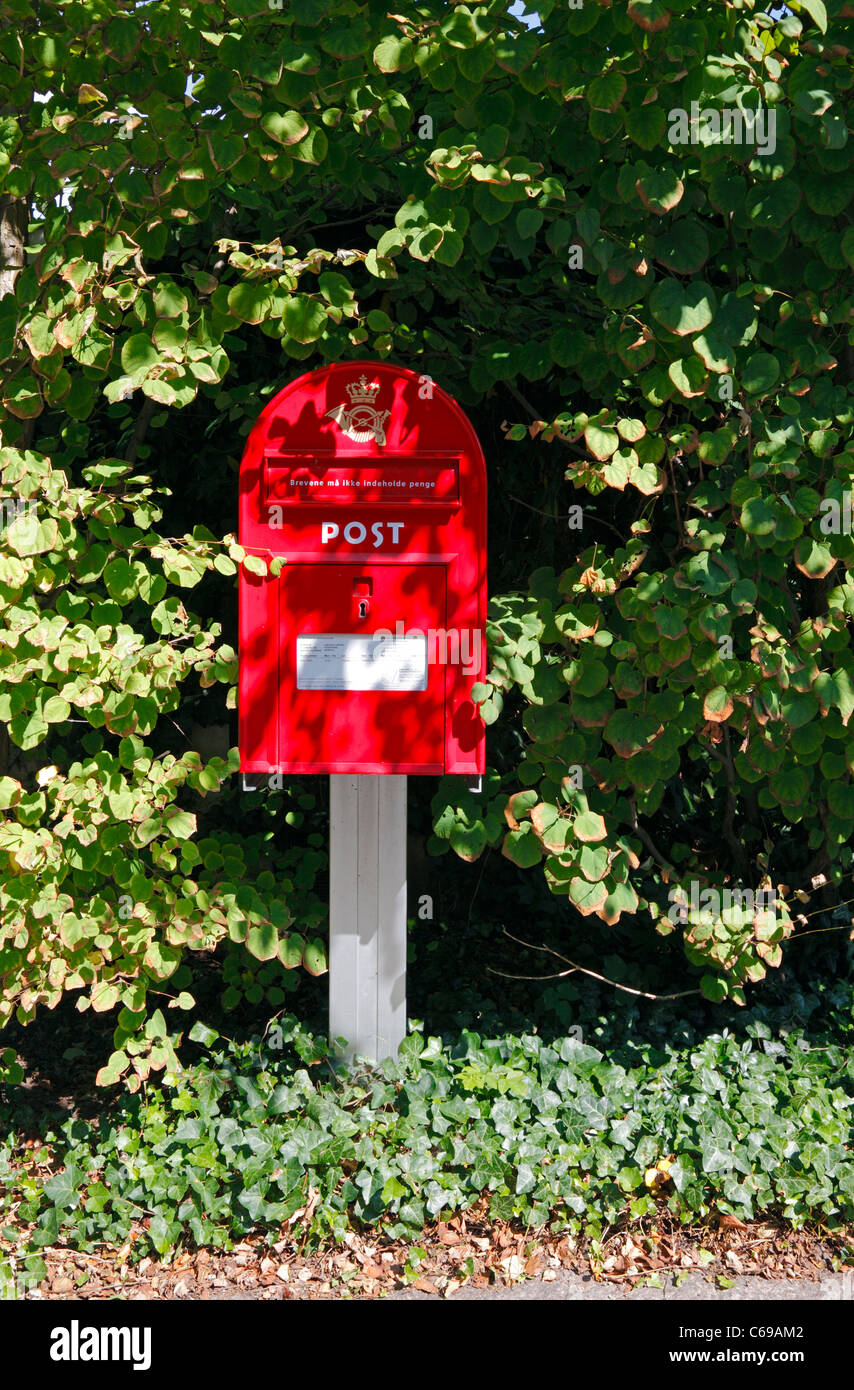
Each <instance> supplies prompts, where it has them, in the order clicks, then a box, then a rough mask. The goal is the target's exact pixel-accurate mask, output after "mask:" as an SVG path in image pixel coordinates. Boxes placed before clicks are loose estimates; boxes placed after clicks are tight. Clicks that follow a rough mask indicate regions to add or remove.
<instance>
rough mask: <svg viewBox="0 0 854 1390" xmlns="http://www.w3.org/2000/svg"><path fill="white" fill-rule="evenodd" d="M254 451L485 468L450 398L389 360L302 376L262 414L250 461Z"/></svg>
mask: <svg viewBox="0 0 854 1390" xmlns="http://www.w3.org/2000/svg"><path fill="white" fill-rule="evenodd" d="M251 446H255V447H256V448H257V447H259V446H260V447H261V448H262V449H265V450H269V449H270V448H275V447H278V448H280V449H283V450H285V451H288V452H289V451H291V450H300V451H302V450H306V451H312V450H314V451H317V452H319V453H322V454H324V455H329V454H334V455H338V456H341V455H346V454H358V455H359V456H360V457H376V458H377V459H381V458H383V456H384V455H385V454H386V453H391V454H395V455H397V456H398V457H399V456H400V455H401V454H423V453H433V452H435V451H437V450H438V451H442V452H446V451H451V450H453V451H455V452H457V453H464V454H468V455H470V465H471V466H472V467H475V468H477V467H478V466H480V467H481V468H482V467H483V456H482V453H481V450H480V445H479V444H478V440H477V436H476V435H475V432H474V430H473V428H472V426H471V424H470V422H469V420H468V418H467V416H466V415H465V413H464V412H463V411H462V410H461V409H460V407H459V406H458V405H457V402H456V401H455V400H454V399H453V397H451V396H449V395H448V393H447V392H446V391H444V390H443V389H442V388H441V386H439V385H438V383H437V382H435V381H434V380H433V378H432V377H430V376H427V375H425V374H423V373H418V372H415V371H412V370H411V369H410V368H408V367H400V366H398V365H396V364H395V363H391V362H363V361H357V362H336V363H334V364H333V365H331V366H328V367H319V368H317V369H316V370H315V371H311V372H305V373H304V374H303V375H302V376H300V377H297V378H296V380H294V381H292V382H290V383H289V384H288V385H287V386H285V387H284V388H283V389H282V390H281V391H279V392H278V393H277V394H276V395H275V396H274V397H273V399H272V400H271V401H270V402H269V404H268V405H267V406H266V407H265V409H264V410H263V411H262V413H261V415H260V416H259V418H258V421H257V424H256V426H255V428H254V429H253V431H252V434H251V435H250V437H249V441H248V446H247V456H246V458H245V460H244V462H246V463H248V462H250V458H249V455H250V454H251V452H252V448H251Z"/></svg>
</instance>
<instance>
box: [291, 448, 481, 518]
mask: <svg viewBox="0 0 854 1390" xmlns="http://www.w3.org/2000/svg"><path fill="white" fill-rule="evenodd" d="M264 473H265V477H264V483H265V487H264V493H265V498H266V501H267V502H268V503H271V504H274V505H275V504H276V503H277V502H278V503H286V504H289V503H292V502H299V503H305V502H327V503H332V504H333V505H335V504H338V503H341V502H348V503H350V505H351V506H363V505H367V504H370V505H371V506H375V505H376V504H377V503H379V504H381V505H383V504H385V503H389V504H390V505H392V506H397V505H398V504H399V503H401V502H406V503H407V505H409V504H410V503H413V502H414V503H415V504H416V505H420V504H421V503H422V502H426V503H436V502H448V503H456V502H458V501H459V460H458V458H456V457H455V458H453V459H451V458H449V459H447V460H445V459H437V460H435V461H433V460H424V459H419V460H418V461H417V462H416V461H414V460H410V459H407V457H406V455H404V456H403V457H402V458H397V459H394V458H390V459H389V460H388V461H387V463H385V464H383V465H378V464H377V462H376V460H375V459H354V460H353V461H352V462H349V463H341V462H339V461H337V460H336V459H335V457H334V455H331V456H329V457H326V458H324V457H318V456H317V455H306V456H305V457H299V456H298V455H289V456H286V457H282V456H276V455H272V456H268V457H267V458H266V459H265V469H264Z"/></svg>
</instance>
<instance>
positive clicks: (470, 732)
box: [239, 362, 486, 775]
mask: <svg viewBox="0 0 854 1390" xmlns="http://www.w3.org/2000/svg"><path fill="white" fill-rule="evenodd" d="M239 539H240V543H241V545H242V546H243V547H244V549H245V550H246V551H247V552H248V554H250V555H257V556H260V557H261V558H263V559H264V560H265V561H267V562H268V569H267V572H266V573H265V574H263V575H258V574H253V573H251V572H250V571H249V570H247V569H246V568H245V566H243V565H241V567H240V581H239V588H240V668H239V715H240V733H239V743H240V761H241V769H242V771H243V772H244V773H247V774H259V773H261V774H263V773H269V772H277V771H278V772H291V773H309V772H316V773H321V772H329V773H348V772H349V773H423V774H439V773H444V772H453V773H464V774H468V775H477V774H479V773H482V772H483V770H484V732H485V730H484V726H483V723H482V721H481V719H480V717H479V715H478V713H477V711H476V709H475V706H474V705H473V703H472V700H471V688H472V686H473V684H474V683H475V682H476V681H479V680H482V679H483V675H484V670H485V662H486V650H485V640H484V622H485V606H486V470H485V465H484V459H483V453H482V451H481V448H480V445H479V443H478V440H477V436H476V435H475V432H474V430H473V428H472V426H471V424H470V422H469V420H468V419H467V418H466V416H465V414H464V413H463V411H462V410H461V409H460V407H459V406H458V405H457V403H456V402H455V401H454V400H453V399H452V398H451V397H450V396H449V395H447V393H446V392H444V391H443V390H441V388H440V387H439V386H437V385H436V384H435V383H434V382H432V381H431V380H430V378H428V377H424V376H419V375H418V374H417V373H415V372H413V371H410V370H409V369H407V368H404V367H399V366H394V365H392V364H390V363H386V362H382V363H376V362H348V363H338V364H336V365H334V366H330V367H322V368H320V369H318V370H317V371H314V372H309V373H306V374H305V375H304V376H301V377H299V378H298V379H297V380H296V381H294V382H292V383H291V384H290V385H289V386H286V387H285V388H284V390H282V391H280V392H279V393H278V395H277V396H275V397H274V398H273V400H272V401H271V402H270V403H269V405H268V406H267V407H266V408H265V410H264V411H263V413H262V414H261V415H260V416H259V418H258V421H257V422H256V424H255V427H254V428H253V430H252V432H251V434H250V436H249V438H248V440H247V444H246V449H245V451H244V455H243V460H242V463H241V469H240V517H239ZM277 556H278V557H281V559H282V561H283V563H282V565H281V567H280V569H279V572H278V574H272V573H270V572H269V562H270V561H271V560H273V559H274V558H275V557H277Z"/></svg>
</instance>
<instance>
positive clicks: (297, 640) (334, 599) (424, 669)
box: [279, 561, 446, 775]
mask: <svg viewBox="0 0 854 1390" xmlns="http://www.w3.org/2000/svg"><path fill="white" fill-rule="evenodd" d="M279 602H280V608H279V675H280V691H279V756H280V762H281V767H282V770H283V771H290V772H359V773H370V772H406V773H410V772H416V773H417V772H422V773H432V774H434V775H435V774H437V773H441V772H442V770H443V766H444V749H445V668H444V666H442V665H440V664H439V663H437V662H433V663H431V662H430V661H429V659H428V658H429V656H430V654H431V650H433V648H432V646H431V638H430V633H431V632H434V633H435V631H436V629H437V628H439V627H442V626H444V623H445V611H446V570H445V567H444V566H443V565H389V564H377V563H371V562H370V561H369V562H368V563H367V564H364V565H360V564H358V563H349V564H343V565H329V564H326V565H300V564H294V565H285V567H284V569H283V570H282V572H281V576H280V601H279Z"/></svg>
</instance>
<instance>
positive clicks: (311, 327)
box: [283, 294, 326, 343]
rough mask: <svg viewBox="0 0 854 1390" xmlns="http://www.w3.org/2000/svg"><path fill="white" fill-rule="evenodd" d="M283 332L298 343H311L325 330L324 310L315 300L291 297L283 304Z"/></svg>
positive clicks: (301, 295)
mask: <svg viewBox="0 0 854 1390" xmlns="http://www.w3.org/2000/svg"><path fill="white" fill-rule="evenodd" d="M283 317H284V324H285V330H286V332H287V333H288V335H289V336H290V337H291V338H295V339H296V341H297V342H298V343H313V342H315V341H316V340H317V339H318V338H319V337H320V336H321V335H322V333H323V332H324V330H325V328H326V310H325V309H324V307H323V305H322V304H321V303H320V301H319V300H317V299H312V298H310V297H309V295H306V294H296V295H292V296H291V297H290V298H289V299H288V300H286V302H285V312H284V316H283Z"/></svg>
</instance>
